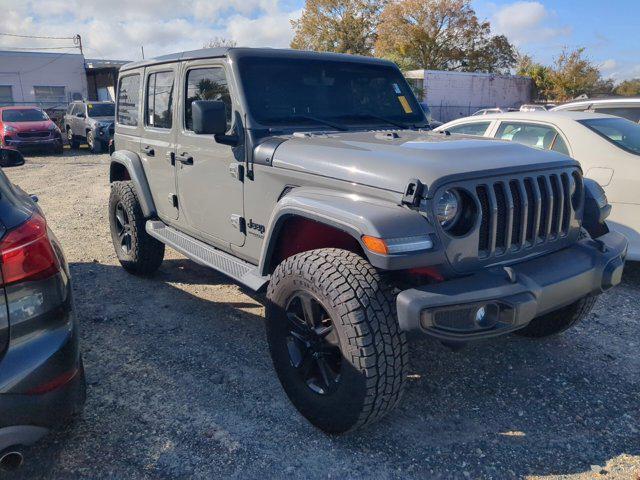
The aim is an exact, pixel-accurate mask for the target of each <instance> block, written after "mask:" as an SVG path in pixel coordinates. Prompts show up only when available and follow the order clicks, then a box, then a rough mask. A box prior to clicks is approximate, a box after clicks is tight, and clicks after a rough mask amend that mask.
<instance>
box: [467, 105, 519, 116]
mask: <svg viewBox="0 0 640 480" xmlns="http://www.w3.org/2000/svg"><path fill="white" fill-rule="evenodd" d="M515 111H517V109H516V108H498V107H496V108H483V109H482V110H478V111H477V112H475V113H473V114H472V115H471V116H472V117H476V116H481V115H489V114H491V113H505V112H515Z"/></svg>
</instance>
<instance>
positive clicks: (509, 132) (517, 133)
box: [496, 122, 569, 155]
mask: <svg viewBox="0 0 640 480" xmlns="http://www.w3.org/2000/svg"><path fill="white" fill-rule="evenodd" d="M496 138H499V139H500V140H512V141H514V142H517V143H521V144H523V145H526V146H528V147H534V148H540V149H543V150H553V151H556V152H559V153H562V154H564V155H569V149H568V148H567V145H566V144H565V142H564V140H563V139H562V137H561V136H560V134H559V133H558V131H557V130H556V129H555V128H553V127H550V126H546V125H537V124H534V123H520V122H518V123H515V122H514V123H511V122H502V123H501V124H500V128H498V133H497V134H496Z"/></svg>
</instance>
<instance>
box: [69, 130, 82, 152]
mask: <svg viewBox="0 0 640 480" xmlns="http://www.w3.org/2000/svg"><path fill="white" fill-rule="evenodd" d="M67 142H68V143H69V147H70V148H71V150H77V149H78V148H80V142H78V139H77V138H76V136H75V135H74V134H73V131H72V130H71V128H67Z"/></svg>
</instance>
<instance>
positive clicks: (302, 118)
mask: <svg viewBox="0 0 640 480" xmlns="http://www.w3.org/2000/svg"><path fill="white" fill-rule="evenodd" d="M238 68H239V71H240V78H241V81H242V86H243V89H244V94H245V97H246V100H247V104H248V108H249V110H250V112H251V115H252V116H253V118H254V119H255V120H256V121H257V122H259V123H261V124H263V125H267V126H302V125H304V126H309V127H317V126H323V127H327V126H331V125H334V126H339V127H343V129H344V128H349V127H353V128H358V127H362V126H365V125H367V126H372V125H376V126H385V127H401V128H413V127H414V126H415V125H420V126H424V125H426V120H425V117H424V113H423V111H422V109H421V108H420V105H419V104H418V103H417V102H416V99H415V97H414V96H413V93H412V91H411V89H410V87H409V85H408V84H407V82H406V81H405V79H404V77H403V76H402V74H401V73H400V72H399V71H398V70H397V69H396V68H393V67H391V66H387V65H381V64H374V63H358V62H346V61H340V60H329V61H327V60H313V59H305V58H302V59H297V58H295V59H292V58H273V57H271V58H261V57H242V58H240V59H239V61H238Z"/></svg>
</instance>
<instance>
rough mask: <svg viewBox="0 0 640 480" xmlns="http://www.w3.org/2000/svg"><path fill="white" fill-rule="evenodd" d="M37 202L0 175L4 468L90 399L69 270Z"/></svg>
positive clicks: (0, 443) (8, 158) (7, 158)
mask: <svg viewBox="0 0 640 480" xmlns="http://www.w3.org/2000/svg"><path fill="white" fill-rule="evenodd" d="M20 157H21V156H20V155H19V154H17V153H16V152H8V155H4V152H3V151H0V158H2V160H3V162H2V165H3V166H8V165H9V162H12V163H13V164H15V165H19V164H21V163H23V160H22V159H21V158H20ZM35 200H36V199H35V198H32V197H30V196H29V195H27V194H25V192H23V191H22V190H21V189H20V188H19V187H16V186H15V185H13V184H12V183H11V182H10V181H9V179H8V178H7V177H6V176H5V174H4V172H2V171H0V262H1V266H0V289H1V290H2V292H1V295H0V469H9V468H12V467H17V466H18V465H19V464H20V463H21V453H20V450H21V448H22V447H23V446H25V445H30V444H32V443H34V442H35V441H36V440H38V439H39V438H40V437H42V436H43V435H45V434H46V433H47V431H48V430H49V429H50V428H51V427H52V426H54V425H57V424H59V423H60V422H64V421H65V420H66V419H68V418H69V417H70V416H71V415H72V414H73V413H75V412H77V411H78V410H79V409H80V408H81V407H82V405H83V403H84V399H85V378H84V369H83V366H82V359H81V357H80V351H79V348H78V324H77V320H76V319H75V317H74V312H73V302H72V298H71V283H70V277H69V269H68V267H67V263H66V261H65V258H64V254H63V253H62V249H61V247H60V244H59V243H58V241H57V239H56V237H55V235H54V234H53V232H52V231H51V229H50V228H49V227H48V225H47V222H46V220H45V218H44V215H43V213H42V211H41V210H40V208H39V207H38V205H37V203H36V202H35Z"/></svg>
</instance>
